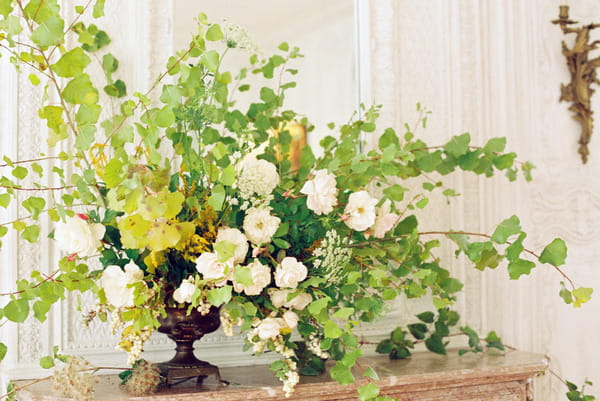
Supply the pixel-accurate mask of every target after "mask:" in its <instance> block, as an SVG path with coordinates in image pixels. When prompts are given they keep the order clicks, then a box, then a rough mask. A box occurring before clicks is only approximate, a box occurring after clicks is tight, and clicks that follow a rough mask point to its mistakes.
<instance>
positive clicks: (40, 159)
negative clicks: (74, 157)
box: [0, 156, 61, 167]
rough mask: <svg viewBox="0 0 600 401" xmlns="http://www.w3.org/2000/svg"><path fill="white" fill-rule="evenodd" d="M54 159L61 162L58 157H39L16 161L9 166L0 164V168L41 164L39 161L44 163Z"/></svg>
mask: <svg viewBox="0 0 600 401" xmlns="http://www.w3.org/2000/svg"><path fill="white" fill-rule="evenodd" d="M54 159H58V160H61V158H60V157H58V156H46V157H39V158H37V159H29V160H18V161H15V162H11V163H10V164H8V163H7V164H0V167H11V166H12V165H13V164H23V163H35V162H41V161H45V160H54Z"/></svg>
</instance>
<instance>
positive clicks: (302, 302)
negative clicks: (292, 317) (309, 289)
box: [269, 288, 312, 310]
mask: <svg viewBox="0 0 600 401" xmlns="http://www.w3.org/2000/svg"><path fill="white" fill-rule="evenodd" d="M291 293H292V290H286V289H277V288H271V289H269V298H271V303H272V304H273V306H275V307H276V308H282V307H285V308H293V309H296V310H303V309H304V308H306V306H307V305H308V304H309V303H311V302H312V297H311V296H310V294H308V293H306V292H303V293H301V294H298V295H296V296H295V297H294V298H292V299H290V300H289V301H288V296H289V294H291Z"/></svg>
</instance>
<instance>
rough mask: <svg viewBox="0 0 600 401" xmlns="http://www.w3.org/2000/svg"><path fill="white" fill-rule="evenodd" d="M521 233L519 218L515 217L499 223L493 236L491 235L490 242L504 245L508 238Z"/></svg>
mask: <svg viewBox="0 0 600 401" xmlns="http://www.w3.org/2000/svg"><path fill="white" fill-rule="evenodd" d="M520 232H521V224H520V222H519V218H518V217H517V216H515V215H513V216H511V217H509V218H508V219H506V220H504V221H503V222H501V223H500V224H499V225H498V227H496V230H495V231H494V234H492V241H494V242H496V243H497V244H505V243H506V241H507V240H508V238H509V237H511V236H513V235H517V234H519V233H520Z"/></svg>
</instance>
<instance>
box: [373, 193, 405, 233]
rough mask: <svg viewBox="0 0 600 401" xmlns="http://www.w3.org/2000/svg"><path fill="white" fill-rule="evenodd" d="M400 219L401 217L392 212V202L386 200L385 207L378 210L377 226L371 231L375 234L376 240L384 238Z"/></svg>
mask: <svg viewBox="0 0 600 401" xmlns="http://www.w3.org/2000/svg"><path fill="white" fill-rule="evenodd" d="M398 219H400V216H398V215H397V214H396V213H391V212H390V200H389V199H386V200H385V202H383V205H381V207H379V208H378V209H377V216H376V217H375V224H373V227H371V228H370V229H369V231H370V232H372V233H373V236H374V237H375V238H383V237H384V236H385V234H386V233H387V232H388V231H390V230H391V229H392V228H393V227H394V226H395V225H396V223H398Z"/></svg>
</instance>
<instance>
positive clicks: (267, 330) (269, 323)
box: [256, 317, 283, 340]
mask: <svg viewBox="0 0 600 401" xmlns="http://www.w3.org/2000/svg"><path fill="white" fill-rule="evenodd" d="M282 322H283V319H281V318H274V317H268V318H265V319H264V320H262V321H261V322H260V323H259V325H258V326H257V327H256V332H257V334H258V337H260V339H261V340H268V339H270V338H274V337H277V336H278V335H279V330H280V329H281V327H282Z"/></svg>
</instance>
